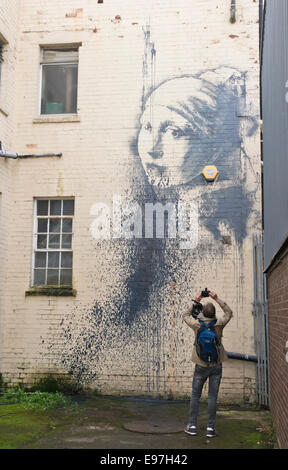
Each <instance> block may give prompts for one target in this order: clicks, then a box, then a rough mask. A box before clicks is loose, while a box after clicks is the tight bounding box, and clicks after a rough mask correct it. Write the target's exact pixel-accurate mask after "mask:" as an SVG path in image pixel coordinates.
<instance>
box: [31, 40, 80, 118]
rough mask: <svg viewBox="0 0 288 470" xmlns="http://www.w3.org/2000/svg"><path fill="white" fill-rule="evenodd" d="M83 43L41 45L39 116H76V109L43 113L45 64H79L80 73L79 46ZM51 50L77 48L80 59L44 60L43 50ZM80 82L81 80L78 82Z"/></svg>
mask: <svg viewBox="0 0 288 470" xmlns="http://www.w3.org/2000/svg"><path fill="white" fill-rule="evenodd" d="M80 46H81V44H64V45H61V46H58V45H56V46H54V45H50V46H45V45H40V83H39V102H38V114H39V116H59V115H60V116H63V115H65V116H71V115H72V116H74V115H75V114H77V110H76V113H63V114H60V113H59V114H46V113H43V114H42V113H41V107H42V78H43V65H45V66H47V65H51V66H52V67H53V66H54V65H77V66H78V74H79V50H80V49H79V48H80ZM45 49H46V50H49V49H58V50H59V51H61V50H63V49H64V50H69V49H71V50H72V49H77V50H78V59H77V61H74V62H73V61H72V62H71V61H70V62H56V61H55V62H45V61H43V59H42V55H43V51H44V50H45ZM78 83H79V82H78ZM77 107H78V87H77Z"/></svg>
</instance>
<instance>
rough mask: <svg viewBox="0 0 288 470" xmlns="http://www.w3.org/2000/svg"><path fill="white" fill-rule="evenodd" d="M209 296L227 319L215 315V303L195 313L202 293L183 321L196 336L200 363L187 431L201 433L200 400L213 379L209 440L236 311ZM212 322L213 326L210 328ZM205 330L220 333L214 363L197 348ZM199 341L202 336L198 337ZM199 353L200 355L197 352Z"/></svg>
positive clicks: (195, 355)
mask: <svg viewBox="0 0 288 470" xmlns="http://www.w3.org/2000/svg"><path fill="white" fill-rule="evenodd" d="M209 297H211V298H212V299H213V300H215V301H216V302H217V303H218V305H220V307H221V308H222V310H223V311H224V316H223V317H222V318H219V319H217V318H216V316H215V306H214V305H213V303H212V302H209V303H207V304H206V305H204V306H203V311H202V312H201V313H200V314H199V315H198V316H197V315H196V314H195V307H196V306H197V302H200V300H201V299H202V294H201V293H200V294H198V295H197V296H196V297H195V301H196V302H194V301H193V303H192V306H191V307H190V308H189V309H188V310H186V311H185V312H184V314H183V320H184V321H185V322H186V323H187V325H188V326H189V327H190V328H192V330H193V331H194V333H195V342H194V347H193V352H192V361H193V362H195V363H196V366H195V370H194V377H193V382H192V396H191V401H190V415H189V424H188V425H187V426H186V428H185V430H184V431H185V432H186V433H187V434H190V435H191V436H195V435H196V434H197V418H198V410H199V400H200V397H201V394H202V389H203V385H204V383H205V382H206V380H207V379H209V388H208V416H209V418H208V426H207V432H206V436H207V437H215V436H216V431H215V426H214V422H215V417H216V405H217V397H218V390H219V386H220V382H221V378H222V362H223V361H225V360H226V359H228V356H227V354H226V352H225V349H224V347H223V345H222V343H221V338H222V332H223V328H224V327H225V326H226V325H227V323H228V322H229V320H230V319H231V318H232V316H233V314H232V310H231V309H230V307H228V305H227V304H226V303H225V302H223V301H222V300H220V299H219V298H218V296H217V294H216V293H215V292H212V291H209ZM211 322H212V324H211V325H209V324H210V323H211ZM200 328H201V331H202V330H206V331H207V329H208V330H209V333H208V334H210V335H211V331H212V335H213V334H214V333H215V334H216V337H215V339H216V343H217V344H218V347H217V351H218V354H217V356H218V357H217V360H216V361H214V362H206V359H205V360H203V357H202V359H201V358H200V357H199V348H198V347H196V345H197V335H198V333H199V331H200ZM198 338H199V337H198ZM197 351H198V352H197Z"/></svg>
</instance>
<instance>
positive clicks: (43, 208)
mask: <svg viewBox="0 0 288 470" xmlns="http://www.w3.org/2000/svg"><path fill="white" fill-rule="evenodd" d="M37 215H48V201H41V200H38V201H37Z"/></svg>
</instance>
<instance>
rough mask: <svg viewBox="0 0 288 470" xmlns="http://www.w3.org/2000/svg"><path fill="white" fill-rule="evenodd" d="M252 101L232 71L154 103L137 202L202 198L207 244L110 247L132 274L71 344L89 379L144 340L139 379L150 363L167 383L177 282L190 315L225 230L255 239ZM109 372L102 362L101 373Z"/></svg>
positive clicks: (134, 171)
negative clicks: (167, 324)
mask: <svg viewBox="0 0 288 470" xmlns="http://www.w3.org/2000/svg"><path fill="white" fill-rule="evenodd" d="M245 105H246V103H245V73H242V72H239V71H238V70H236V69H231V68H229V67H220V68H218V69H215V70H208V71H204V72H201V73H199V74H197V75H193V76H192V75H185V76H181V77H175V78H171V79H169V80H166V81H164V82H163V83H161V84H159V86H157V87H155V88H153V89H151V90H150V91H149V92H148V94H147V96H146V97H144V99H143V105H142V112H141V115H140V117H139V126H138V132H137V136H136V139H135V142H133V143H132V145H131V148H132V150H133V154H134V155H133V158H134V163H133V165H132V166H131V191H130V194H129V197H128V199H132V200H134V201H137V203H138V204H139V205H142V206H143V205H144V204H145V203H147V202H148V203H159V202H160V203H163V204H165V203H167V202H173V203H177V202H178V201H179V200H181V201H186V202H189V201H194V202H196V203H197V205H198V208H199V220H198V221H197V223H198V224H199V242H198V245H197V249H194V250H181V249H179V240H177V239H169V238H168V239H167V238H164V239H159V238H145V236H144V237H142V238H138V239H133V240H123V241H122V244H121V243H118V240H111V241H109V244H110V245H109V246H110V251H111V252H112V251H113V250H114V251H115V259H116V260H117V259H118V260H119V259H121V263H122V271H121V272H123V271H125V275H126V277H125V279H123V278H122V282H121V285H120V284H118V285H116V284H114V285H113V286H111V288H110V289H109V295H110V297H109V298H106V299H105V301H101V300H97V302H96V303H95V305H94V307H93V308H92V309H90V313H87V310H86V312H85V315H86V317H85V321H84V322H83V320H82V319H81V322H82V324H83V325H84V324H85V325H86V326H85V327H84V326H81V327H80V329H81V328H82V330H81V333H79V332H78V333H77V334H76V336H75V335H74V336H75V338H76V339H75V340H74V344H75V346H73V344H71V346H70V348H71V350H70V353H69V354H67V357H66V359H65V362H66V364H68V366H69V367H70V370H71V371H72V373H74V374H76V375H77V376H78V378H81V377H82V375H83V374H84V375H85V377H87V376H90V377H91V380H93V377H94V376H95V370H94V369H95V368H93V366H92V365H91V364H93V363H94V362H95V361H96V362H97V361H98V359H97V358H99V354H100V353H99V351H101V354H102V363H103V368H104V369H105V361H109V360H110V359H109V358H110V356H111V354H112V353H111V351H112V350H115V351H116V350H117V357H120V358H121V357H122V355H123V351H125V354H128V352H127V351H128V349H127V348H130V349H131V345H133V344H134V343H135V344H136V343H137V344H138V346H137V351H138V353H139V350H140V349H141V347H143V354H142V355H140V356H141V358H140V360H138V361H136V363H135V370H134V373H135V374H137V373H138V372H139V374H141V373H142V372H141V371H143V368H144V369H145V367H146V368H148V369H149V370H148V369H147V371H146V372H147V381H149V380H150V379H149V377H151V375H153V374H154V376H155V377H156V378H157V379H155V380H156V382H157V380H158V378H159V376H160V375H159V374H160V368H161V366H160V362H161V361H160V357H161V354H162V352H163V351H162V345H161V344H162V335H163V334H164V332H163V331H161V329H162V320H161V318H162V317H163V315H164V316H166V315H167V313H166V312H167V311H170V309H171V295H170V294H171V283H172V284H173V283H175V282H177V285H178V294H177V295H176V296H174V298H173V305H174V307H173V308H174V309H176V310H177V309H178V308H179V309H181V305H182V306H183V305H184V304H185V302H187V301H190V300H191V299H190V295H191V293H190V288H191V285H192V284H193V281H196V280H197V282H199V279H200V278H201V279H204V278H205V272H206V273H207V272H209V269H210V266H208V265H207V263H201V260H203V259H204V258H205V254H206V255H207V252H209V250H210V253H211V252H213V253H214V256H215V257H217V256H218V255H220V256H221V250H222V249H223V244H221V243H219V239H220V238H221V236H222V235H223V227H224V228H225V230H226V231H225V235H226V234H227V233H229V235H231V236H232V238H233V239H234V240H235V243H237V244H241V242H242V240H243V239H244V238H245V235H246V220H247V217H248V215H249V213H250V211H251V201H252V199H253V194H252V195H251V194H248V193H247V191H246V190H245V184H244V183H245V177H246V176H245V171H243V168H242V167H241V151H242V154H243V155H244V156H247V155H246V154H245V149H244V148H243V145H242V136H241V133H240V120H239V117H238V116H239V113H241V110H243V107H244V106H245ZM256 128H257V123H256V120H255V119H252V118H251V126H250V130H249V132H250V134H251V135H252V134H253V132H254V131H255V129H256ZM247 158H248V156H247ZM205 165H216V166H217V169H218V171H219V177H218V179H217V182H216V183H212V185H208V184H207V183H206V182H205V181H204V179H203V176H202V174H201V172H202V170H203V168H204V166H205ZM229 204H230V206H229ZM229 207H230V209H229ZM217 241H218V243H217ZM106 249H107V247H106ZM99 255H100V252H99ZM99 259H101V256H99ZM203 264H205V266H203ZM124 265H125V268H123V266H124ZM119 266H120V264H119ZM105 269H106V273H107V274H106V279H109V278H110V279H111V276H110V277H109V273H110V272H112V271H113V274H114V273H115V271H117V267H116V266H114V265H113V266H112V265H111V266H108V267H107V266H106V268H105ZM105 269H103V273H104V272H105ZM119 277H120V276H119ZM114 279H115V276H114ZM105 282H106V283H107V280H106V281H105ZM203 287H204V286H203ZM79 321H80V320H79ZM70 324H71V323H70ZM115 325H117V329H116V330H115ZM69 328H70V327H69ZM69 328H68V331H66V335H67V337H68V338H69V339H71V331H73V330H74V329H75V327H74V326H71V328H70V329H69ZM112 332H113V333H112ZM132 338H133V341H132V342H131V339H132ZM149 341H150V342H151V344H150V343H149ZM139 344H140V345H141V344H142V346H139ZM147 344H150V345H148V346H147ZM87 345H90V346H89V347H88V346H87ZM115 348H116V349H115ZM139 348H140V349H139ZM130 349H129V350H130ZM132 349H133V348H132ZM121 351H122V352H121ZM161 351H162V352H161ZM132 353H133V351H132ZM125 354H124V356H125ZM104 356H105V357H106V359H104ZM124 356H123V357H124ZM152 356H153V359H152ZM119 360H120V361H121V359H119ZM100 362H101V361H100ZM101 367H102V366H100V365H99V363H98V370H99V368H101ZM136 369H137V370H136ZM153 387H154V388H153ZM155 388H156V389H157V388H159V383H156V385H155V384H154V385H153V386H152V385H151V384H150V385H149V384H147V389H149V390H152V389H153V390H154V391H155Z"/></svg>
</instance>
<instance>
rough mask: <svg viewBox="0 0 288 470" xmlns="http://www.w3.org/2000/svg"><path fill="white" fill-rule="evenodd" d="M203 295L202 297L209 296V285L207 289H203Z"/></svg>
mask: <svg viewBox="0 0 288 470" xmlns="http://www.w3.org/2000/svg"><path fill="white" fill-rule="evenodd" d="M201 295H202V297H209V290H208V289H207V287H206V288H205V290H202V292H201Z"/></svg>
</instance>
